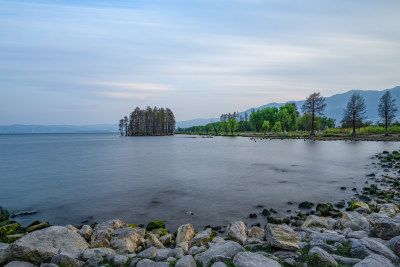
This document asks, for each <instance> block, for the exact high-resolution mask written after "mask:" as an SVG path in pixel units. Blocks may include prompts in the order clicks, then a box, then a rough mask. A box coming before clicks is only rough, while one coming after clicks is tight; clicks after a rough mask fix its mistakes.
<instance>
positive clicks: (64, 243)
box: [11, 226, 89, 263]
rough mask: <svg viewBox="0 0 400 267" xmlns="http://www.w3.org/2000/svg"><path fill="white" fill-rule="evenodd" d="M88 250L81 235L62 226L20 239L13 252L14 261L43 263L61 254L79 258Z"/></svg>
mask: <svg viewBox="0 0 400 267" xmlns="http://www.w3.org/2000/svg"><path fill="white" fill-rule="evenodd" d="M88 248H89V244H88V243H87V242H86V240H85V239H83V238H82V237H81V236H80V235H79V234H77V233H75V232H73V231H71V230H69V229H67V228H65V227H62V226H52V227H49V228H45V229H43V230H38V231H34V232H32V233H29V234H27V235H25V236H24V237H22V238H20V239H18V240H17V241H15V242H14V243H13V244H12V246H11V251H12V255H13V258H14V259H19V260H26V261H29V262H33V263H41V262H49V261H50V260H51V258H52V257H53V256H54V255H57V254H60V253H62V254H66V255H69V256H71V257H74V258H75V257H76V258H78V257H79V255H80V254H81V253H82V252H83V251H84V250H85V249H88Z"/></svg>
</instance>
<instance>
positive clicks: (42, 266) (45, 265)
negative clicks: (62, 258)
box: [40, 263, 58, 267]
mask: <svg viewBox="0 0 400 267" xmlns="http://www.w3.org/2000/svg"><path fill="white" fill-rule="evenodd" d="M40 267H58V265H57V264H54V263H42V264H40Z"/></svg>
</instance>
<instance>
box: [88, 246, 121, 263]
mask: <svg viewBox="0 0 400 267" xmlns="http://www.w3.org/2000/svg"><path fill="white" fill-rule="evenodd" d="M110 254H115V251H114V250H113V249H111V248H91V249H87V250H85V251H83V253H82V256H81V258H82V259H83V260H85V261H86V260H88V259H90V258H91V257H93V256H95V255H100V256H101V257H104V256H107V255H110Z"/></svg>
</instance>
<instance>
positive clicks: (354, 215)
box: [338, 211, 369, 231]
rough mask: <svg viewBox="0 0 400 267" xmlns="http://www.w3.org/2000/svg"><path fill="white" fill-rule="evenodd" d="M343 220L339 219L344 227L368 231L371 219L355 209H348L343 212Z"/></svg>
mask: <svg viewBox="0 0 400 267" xmlns="http://www.w3.org/2000/svg"><path fill="white" fill-rule="evenodd" d="M342 218H343V219H341V220H339V221H338V223H339V225H340V227H341V228H342V229H346V228H350V229H351V230H353V231H358V230H364V231H368V229H369V221H368V219H367V218H366V217H365V216H363V215H362V214H360V213H358V212H355V211H346V212H343V213H342Z"/></svg>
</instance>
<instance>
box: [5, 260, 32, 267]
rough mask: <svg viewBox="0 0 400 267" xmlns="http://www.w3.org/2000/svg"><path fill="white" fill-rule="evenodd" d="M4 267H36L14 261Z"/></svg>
mask: <svg viewBox="0 0 400 267" xmlns="http://www.w3.org/2000/svg"><path fill="white" fill-rule="evenodd" d="M4 267H35V265H33V264H32V263H29V262H24V261H12V262H9V263H7V264H6V265H4Z"/></svg>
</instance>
